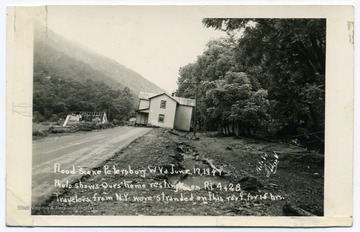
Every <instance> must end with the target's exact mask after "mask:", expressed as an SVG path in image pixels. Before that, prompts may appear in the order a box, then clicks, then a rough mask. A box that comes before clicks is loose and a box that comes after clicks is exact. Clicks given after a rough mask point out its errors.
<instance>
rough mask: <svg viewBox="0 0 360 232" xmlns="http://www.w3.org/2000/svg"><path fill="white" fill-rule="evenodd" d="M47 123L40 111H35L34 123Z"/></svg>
mask: <svg viewBox="0 0 360 232" xmlns="http://www.w3.org/2000/svg"><path fill="white" fill-rule="evenodd" d="M43 121H45V117H44V116H42V115H41V114H40V113H39V111H34V113H33V122H43Z"/></svg>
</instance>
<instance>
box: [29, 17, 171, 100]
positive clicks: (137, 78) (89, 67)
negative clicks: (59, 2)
mask: <svg viewBox="0 0 360 232" xmlns="http://www.w3.org/2000/svg"><path fill="white" fill-rule="evenodd" d="M119 52H121V51H119ZM40 69H41V70H40ZM39 71H42V72H43V73H44V74H45V75H48V76H53V75H56V76H58V77H62V78H66V79H69V78H70V79H74V80H76V81H80V82H83V81H86V80H87V79H91V80H94V81H102V82H104V83H105V84H107V85H110V86H112V87H113V88H114V89H123V88H124V87H128V88H129V89H130V91H131V92H132V93H133V94H134V95H135V96H137V95H138V93H139V92H140V91H146V92H153V93H160V92H164V90H163V89H161V88H160V87H158V86H157V85H155V84H154V83H152V82H150V81H148V80H147V79H145V78H144V77H142V76H141V75H140V74H138V73H136V72H135V71H133V70H131V69H129V68H127V67H126V66H124V65H122V64H119V63H117V62H116V61H114V60H112V59H110V58H107V57H105V56H102V55H99V54H95V53H94V52H91V51H89V50H88V49H86V48H84V47H83V46H81V45H80V44H77V43H75V42H72V41H70V40H68V39H65V38H63V37H61V36H59V35H57V34H56V33H54V32H53V31H51V30H50V29H48V28H46V27H45V26H44V25H41V24H37V25H36V27H35V39H34V72H39Z"/></svg>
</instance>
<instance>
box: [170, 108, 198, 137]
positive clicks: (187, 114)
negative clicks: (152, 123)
mask: <svg viewBox="0 0 360 232" xmlns="http://www.w3.org/2000/svg"><path fill="white" fill-rule="evenodd" d="M192 110H193V107H192V106H184V105H179V106H178V107H177V108H176V116H175V125H174V126H175V128H176V129H178V130H183V131H190V126H191V115H192Z"/></svg>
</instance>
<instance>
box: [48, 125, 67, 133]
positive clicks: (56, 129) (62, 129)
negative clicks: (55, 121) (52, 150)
mask: <svg viewBox="0 0 360 232" xmlns="http://www.w3.org/2000/svg"><path fill="white" fill-rule="evenodd" d="M48 131H49V133H52V134H60V133H66V132H71V131H70V128H67V127H53V126H51V127H50V128H49V130H48Z"/></svg>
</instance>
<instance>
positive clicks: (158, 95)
mask: <svg viewBox="0 0 360 232" xmlns="http://www.w3.org/2000/svg"><path fill="white" fill-rule="evenodd" d="M162 95H166V96H168V97H169V98H170V99H172V100H174V101H176V100H175V99H174V98H173V97H172V96H170V95H169V94H167V93H160V94H157V95H155V96H152V97H149V99H152V98H157V97H160V96H162ZM176 102H177V103H179V102H178V101H176Z"/></svg>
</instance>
